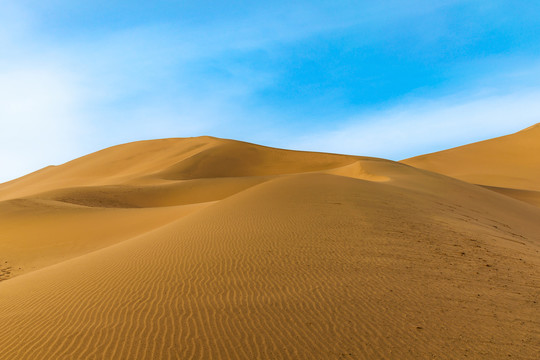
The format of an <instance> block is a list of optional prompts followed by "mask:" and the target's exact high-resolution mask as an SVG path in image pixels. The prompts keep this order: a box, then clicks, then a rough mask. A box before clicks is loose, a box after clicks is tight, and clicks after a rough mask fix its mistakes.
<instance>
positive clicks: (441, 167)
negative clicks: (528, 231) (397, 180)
mask: <svg viewBox="0 0 540 360" xmlns="http://www.w3.org/2000/svg"><path fill="white" fill-rule="evenodd" d="M402 162H403V163H405V164H408V165H412V166H415V167H417V168H421V169H426V170H430V171H434V172H437V173H440V174H444V175H448V176H452V177H455V178H457V179H460V180H463V181H467V182H470V183H473V184H480V185H485V186H488V187H489V188H490V189H491V190H494V191H498V192H500V193H502V194H505V195H508V196H513V197H515V198H516V199H519V200H522V201H526V202H529V203H531V204H534V205H539V204H540V202H539V201H538V199H539V198H540V124H536V125H534V126H531V127H529V128H527V129H525V130H522V131H520V132H517V133H515V134H511V135H507V136H502V137H499V138H495V139H490V140H486V141H481V142H477V143H474V144H469V145H465V146H460V147H457V148H453V149H449V150H444V151H439V152H436V153H432V154H426V155H421V156H417V157H414V158H410V159H406V160H403V161H402ZM519 190H522V191H519Z"/></svg>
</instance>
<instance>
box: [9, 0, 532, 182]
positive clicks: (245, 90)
mask: <svg viewBox="0 0 540 360" xmlns="http://www.w3.org/2000/svg"><path fill="white" fill-rule="evenodd" d="M539 13H540V3H538V2H534V1H521V2H516V1H497V0H490V1H484V0H476V1H459V0H441V1H433V0H431V1H427V0H426V1H424V0H411V1H406V2H405V1H397V0H382V1H376V2H375V1H361V0H357V1H345V0H334V1H317V0H315V1H314V0H311V1H294V2H291V1H266V2H260V1H231V0H229V1H219V0H218V1H172V0H156V1H152V2H137V1H123V0H122V1H111V0H109V1H102V0H96V1H91V2H90V1H86V2H82V1H65V0H16V1H15V0H0V164H1V167H0V181H5V180H9V179H11V178H15V177H17V176H21V175H23V174H25V173H28V172H30V171H33V170H37V169H38V168H41V167H43V166H46V165H49V164H59V163H62V162H65V161H68V160H71V159H73V158H75V157H77V156H81V155H84V154H86V153H89V152H92V151H96V150H99V149H101V148H104V147H107V146H111V145H116V144H119V143H124V142H129V141H135V140H143V139H153V138H163V137H185V136H198V135H213V136H218V137H226V138H233V139H238V140H245V141H251V142H256V143H260V144H264V145H270V146H277V147H285V148H292V149H301V150H317V151H328V152H340V153H350V154H357V155H368V156H378V157H385V158H390V159H394V160H398V159H402V158H406V157H410V156H414V155H418V154H422V153H427V152H432V151H437V150H441V149H444V148H449V147H453V146H458V145H462V144H465V143H469V142H472V141H477V140H482V139H486V138H490V137H494V136H499V135H504V134H507V133H510V132H513V131H517V130H520V129H522V128H525V127H527V126H530V125H532V124H534V123H537V122H540V57H539V56H540V22H539V21H538V20H537V17H538V14H539Z"/></svg>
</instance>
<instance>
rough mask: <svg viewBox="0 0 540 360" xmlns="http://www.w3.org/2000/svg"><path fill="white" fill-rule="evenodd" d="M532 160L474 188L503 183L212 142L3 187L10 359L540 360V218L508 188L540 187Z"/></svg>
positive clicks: (166, 144)
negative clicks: (508, 179)
mask: <svg viewBox="0 0 540 360" xmlns="http://www.w3.org/2000/svg"><path fill="white" fill-rule="evenodd" d="M535 131H536V130H534V129H533V132H534V133H535V134H536V132H535ZM535 136H538V137H537V140H538V141H539V142H540V134H537V135H535ZM494 141H495V140H494ZM471 146H472V145H471ZM501 146H505V143H504V142H503V143H502V145H501ZM500 152H501V153H503V152H504V149H500ZM533 160H534V159H533ZM441 161H442V160H441ZM508 161H510V160H508ZM505 164H506V163H505ZM495 165H496V164H495ZM495 165H493V166H495ZM518 165H519V166H521V167H520V169H522V172H521V173H519V174H518V175H519V178H520V183H519V184H517V183H512V184H509V183H502V184H501V183H482V182H480V181H473V182H474V183H482V185H489V186H491V187H498V188H504V189H503V190H501V191H497V190H496V189H495V191H493V190H494V189H492V188H491V187H490V188H486V187H483V186H478V185H475V184H472V183H468V182H465V181H462V180H459V179H456V178H453V177H448V176H446V175H443V174H439V173H436V172H431V171H427V170H424V169H418V168H415V167H412V166H409V165H406V164H403V163H398V162H393V161H389V160H384V159H376V158H366V157H356V156H344V155H335V154H323V153H310V152H299V151H287V150H281V149H274V148H267V147H263V146H259V145H254V144H248V143H243V142H237V141H232V140H223V139H217V138H211V137H199V138H186V139H166V140H153V141H144V142H136V143H130V144H125V145H119V146H116V147H113V148H109V149H105V150H102V151H100V152H97V153H94V154H90V155H87V156H85V157H82V158H79V159H76V160H73V161H71V162H69V163H66V164H63V165H60V166H55V167H48V168H45V169H43V170H40V171H38V172H35V173H32V174H29V175H27V176H25V177H22V178H20V179H17V180H14V181H11V182H8V183H5V184H0V261H1V263H0V324H2V329H3V331H2V335H1V336H0V359H2V360H4V359H6V360H9V359H15V360H24V359H466V358H467V359H530V360H537V359H538V355H539V354H540V207H537V206H535V205H534V204H532V203H527V202H524V201H522V200H520V199H518V198H517V196H514V195H512V194H509V193H505V192H507V191H509V190H507V189H508V188H512V189H514V190H516V189H519V190H520V191H523V192H524V193H526V192H527V191H529V192H533V193H534V192H535V191H538V190H540V181H539V180H540V177H538V176H537V177H536V178H535V177H534V176H535V175H534V174H535V171H536V170H537V169H530V170H529V172H527V169H526V167H527V165H526V164H517V165H516V166H518ZM441 166H442V165H441ZM448 166H449V168H450V169H454V167H455V166H456V165H454V164H453V163H451V162H450V163H449V165H448ZM439 170H440V169H439ZM439 170H437V171H438V172H443V171H439ZM503 170H504V169H499V168H494V170H493V171H497V172H502V171H503ZM452 171H453V170H452ZM483 174H484V175H485V178H486V179H487V178H488V177H489V176H488V175H486V174H487V170H485V171H484V172H483ZM516 174H517V172H516V171H514V172H513V175H512V176H515V175H516ZM450 175H452V174H450ZM452 176H454V175H452ZM524 179H526V181H525V180H524ZM469 180H470V179H469ZM525 183H526V184H527V186H525ZM509 185H512V186H509ZM517 185H519V186H517ZM516 191H518V190H516ZM526 197H527V198H529V196H528V195H527V196H526Z"/></svg>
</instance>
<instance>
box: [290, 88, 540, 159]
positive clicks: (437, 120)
mask: <svg viewBox="0 0 540 360" xmlns="http://www.w3.org/2000/svg"><path fill="white" fill-rule="evenodd" d="M538 122H540V91H538V90H536V89H533V90H530V91H521V92H516V93H511V94H505V95H491V96H482V97H479V98H476V99H475V98H474V97H472V99H469V98H460V99H455V98H441V99H436V100H431V101H426V100H415V101H410V102H408V103H407V104H404V105H396V106H394V107H391V108H388V109H385V110H383V111H379V112H374V113H370V114H363V115H357V116H355V117H353V118H351V119H348V121H346V123H345V124H340V125H338V126H337V127H336V128H334V129H325V130H324V131H322V132H319V133H311V134H309V135H307V136H304V137H302V138H300V139H299V140H298V141H296V142H295V141H292V142H291V143H290V145H289V147H291V148H295V149H304V150H313V151H327V152H336V153H345V154H354V155H362V156H373V157H382V158H387V159H393V160H401V159H404V158H408V157H412V156H416V155H421V154H424V153H428V152H433V151H438V150H444V149H447V148H451V147H455V146H460V145H465V144H467V143H471V142H476V141H481V140H485V139H489V138H492V137H497V136H502V135H507V134H509V133H512V132H515V131H519V130H522V129H524V128H526V127H528V126H531V125H533V124H535V123H538Z"/></svg>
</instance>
